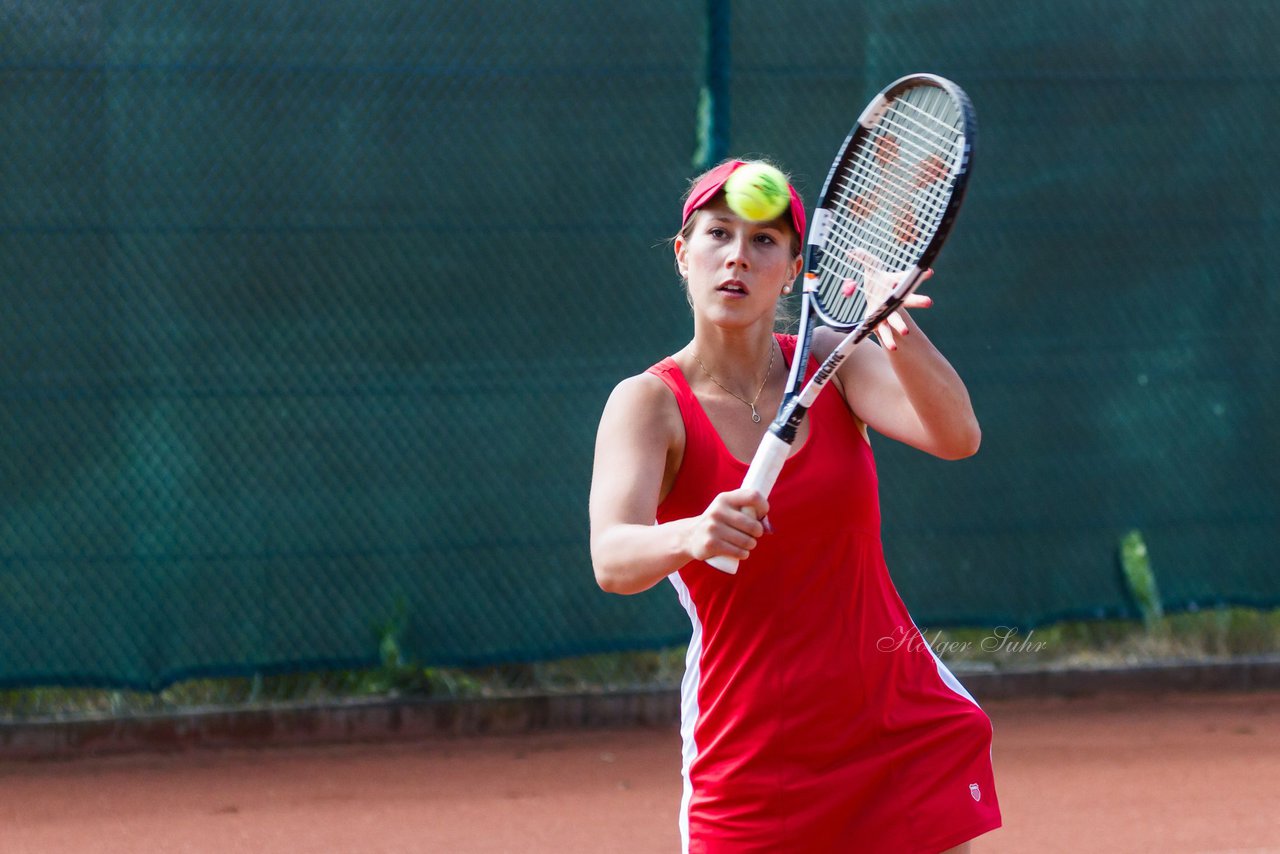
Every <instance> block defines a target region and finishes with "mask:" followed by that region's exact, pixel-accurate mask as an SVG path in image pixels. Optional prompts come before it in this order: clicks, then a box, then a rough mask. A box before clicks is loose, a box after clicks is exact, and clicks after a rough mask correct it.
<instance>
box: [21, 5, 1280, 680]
mask: <svg viewBox="0 0 1280 854" xmlns="http://www.w3.org/2000/svg"><path fill="white" fill-rule="evenodd" d="M709 21H710V22H711V23H712V25H713V26H714V31H713V32H708V30H707V27H708V22H709ZM1277 40H1280V7H1277V6H1276V5H1275V4H1272V3H1270V2H1261V0H1259V2H1237V3H1221V2H1209V0H1205V2H1190V0H1184V2H1175V3H1168V4H1154V3H1147V2H1121V0H1116V2H1105V3H1104V2H1096V0H1060V2H1037V3H1033V4H1019V5H1017V6H1016V7H1015V6H1011V5H1009V4H1007V3H1001V2H994V0H991V1H990V2H976V3H952V2H938V1H937V0H934V2H923V0H891V1H890V0H884V2H867V3H860V4H832V3H817V2H795V3H790V4H786V5H785V8H784V7H779V5H778V4H777V3H764V2H749V1H748V0H741V2H734V3H732V4H731V5H729V4H724V3H717V2H709V0H702V2H673V0H667V2H654V3H633V4H583V3H558V2H554V0H548V2H541V3H524V2H514V0H509V1H508V2H496V0H494V1H493V2H485V1H484V0H480V2H468V3H434V2H390V1H389V0H373V1H372V2H368V3H364V4H360V5H359V6H353V5H352V4H349V3H337V2H328V0H308V2H300V0H298V1H297V2H274V3H269V4H265V3H255V2H229V3H208V4H171V3H157V2H77V3H69V2H60V0H39V2H37V0H19V2H11V3H6V4H4V6H3V8H2V9H0V129H2V132H0V283H2V284H3V293H4V297H3V305H4V310H3V311H0V442H3V447H2V448H0V501H3V507H4V512H3V515H2V516H0V684H7V685H22V684H65V685H76V684H94V685H121V686H136V687H144V688H145V687H158V686H161V685H164V684H167V683H168V682H171V681H173V680H175V679H179V678H183V677H186V676H192V675H200V674H238V673H251V672H272V671H283V670H292V669H298V668H303V667H318V666H345V665H359V664H365V663H371V662H374V661H376V660H377V654H378V638H379V635H380V633H382V632H384V631H385V627H386V626H387V625H388V624H389V623H390V622H393V621H394V622H396V624H397V625H402V626H403V638H402V644H403V647H404V650H405V654H406V655H407V656H409V657H412V658H413V659H414V660H416V661H420V662H422V663H425V664H441V665H445V664H478V663H486V662H501V661H528V660H536V659H545V658H550V657H557V656H563V655H570V654H577V653H587V652H596V651H605V650H616V649H626V648H643V647H650V646H657V645H662V644H671V643H675V642H679V641H680V640H681V639H683V638H684V637H686V636H687V633H688V623H687V619H686V618H685V616H684V614H683V612H682V611H681V609H680V608H679V606H678V605H677V603H676V599H675V594H674V592H673V591H672V590H671V589H669V587H668V586H667V585H660V586H659V587H658V588H656V589H655V590H653V591H650V592H648V593H645V594H642V595H640V596H636V597H616V596H610V595H606V594H604V593H601V592H600V591H599V590H598V589H597V588H596V586H595V584H594V581H593V578H592V571H591V565H590V558H589V554H588V548H587V534H588V529H587V516H586V500H587V494H588V490H589V486H590V476H591V465H592V448H593V442H594V433H595V427H596V423H597V419H598V417H599V414H600V411H601V408H602V407H603V404H604V401H605V399H606V398H607V396H608V394H609V391H610V389H611V388H612V387H613V385H614V384H616V383H617V382H618V381H619V380H621V379H622V378H624V377H626V376H628V375H631V374H635V373H638V372H640V371H643V370H644V369H645V368H646V367H648V366H649V365H650V364H652V363H654V362H656V361H658V360H659V359H660V358H661V357H662V356H664V355H665V354H667V353H670V352H672V351H674V350H675V349H678V348H679V347H680V346H682V344H683V343H684V342H685V341H687V340H688V337H689V335H690V334H691V322H690V319H689V315H688V309H687V307H686V306H685V304H684V297H683V294H682V292H681V286H680V283H679V281H678V279H677V277H676V274H675V271H674V269H673V265H672V260H671V250H670V247H669V245H668V244H667V242H666V241H667V239H668V238H669V237H670V236H671V235H672V234H673V233H674V231H675V230H676V227H677V225H678V217H679V200H680V195H681V193H682V192H683V191H684V189H685V187H686V186H687V182H688V180H689V179H690V178H691V177H692V176H693V175H695V174H696V173H697V172H698V171H699V165H698V164H696V163H695V162H694V161H695V159H697V157H698V156H701V157H703V158H706V157H708V156H720V155H723V154H733V155H752V154H757V155H758V154H763V155H767V156H769V157H771V158H774V159H776V160H777V161H778V162H780V163H781V164H782V165H783V166H785V167H786V168H788V169H789V170H791V172H792V174H793V176H794V178H795V181H796V184H797V186H798V188H799V189H800V190H801V192H802V193H803V194H804V195H805V197H806V199H807V200H808V201H809V203H810V204H812V202H813V200H814V197H815V196H816V195H817V192H818V190H819V189H820V185H821V182H822V179H823V177H824V176H825V174H826V170H827V167H828V165H829V163H830V158H831V156H832V155H833V154H834V152H835V150H836V147H837V146H838V144H839V143H840V141H841V140H842V139H843V138H844V135H845V134H846V133H847V132H848V130H849V126H850V124H851V123H852V122H853V120H854V118H855V117H856V116H857V115H858V113H859V112H860V110H861V108H862V106H863V105H864V104H865V102H866V101H867V99H868V98H869V97H870V96H871V95H872V94H874V93H875V92H876V91H877V90H878V89H880V88H881V87H882V86H883V85H885V84H886V83H888V82H889V81H891V80H892V79H894V78H896V77H898V76H901V75H903V74H905V73H908V72H913V71H932V72H935V73H939V74H942V75H944V76H947V77H950V78H952V79H954V80H956V81H957V82H958V83H960V84H961V85H962V86H963V87H964V88H965V89H966V90H967V91H968V93H969V94H970V96H971V97H972V99H973V101H974V105H975V108H976V110H977V115H978V121H979V136H978V141H977V150H976V156H975V168H974V173H973V178H972V181H971V184H970V189H969V194H968V197H967V201H966V203H965V209H964V210H963V211H962V212H961V215H960V219H959V223H958V226H957V228H956V231H955V232H954V234H953V235H952V238H951V240H950V242H949V243H948V246H947V248H946V249H945V250H944V252H943V254H942V255H941V256H940V258H939V259H938V262H937V263H936V265H935V267H936V269H937V275H936V276H935V277H934V279H933V280H932V281H931V282H930V283H929V286H928V290H929V291H930V292H931V293H932V294H933V295H934V296H935V299H936V303H937V306H936V308H934V309H932V310H930V311H929V312H927V313H924V314H923V315H922V316H921V317H920V320H921V323H922V324H923V325H924V327H925V329H926V330H927V331H928V333H929V335H930V337H931V338H932V339H933V340H934V341H935V342H936V343H937V344H938V345H939V346H940V347H941V348H942V350H943V352H944V353H946V354H947V356H948V357H949V358H950V359H951V361H952V362H953V364H954V365H955V366H956V368H957V369H958V370H959V372H960V373H961V375H962V376H963V377H964V378H965V380H966V382H967V383H968V387H969V390H970V393H971V395H972V397H973V400H974V403H975V407H976V409H977V411H978V414H979V417H980V419H981V421H982V425H983V430H984V440H983V447H982V450H981V452H980V453H979V455H978V456H976V457H974V458H972V459H970V460H966V461H963V462H958V463H947V462H941V461H937V460H932V459H929V458H926V457H924V456H923V455H921V454H919V453H917V452H914V451H910V450H909V449H905V448H901V447H894V446H892V444H891V443H890V442H889V441H888V440H886V439H883V438H879V437H876V438H875V439H874V445H875V448H876V451H877V457H878V465H879V471H880V476H881V481H882V500H883V504H884V517H885V532H884V533H885V540H886V547H887V551H888V555H889V563H890V568H891V570H892V571H893V574H894V577H895V579H896V581H897V582H898V585H899V587H900V589H901V592H902V594H903V597H904V598H905V599H906V601H907V603H908V605H909V606H910V607H911V609H912V611H913V613H914V614H915V616H916V619H917V622H918V623H919V624H920V625H922V626H925V625H928V626H938V625H943V624H958V623H970V624H996V623H1003V624H1007V625H1018V626H1023V627H1029V626H1034V625H1039V624H1042V623H1045V622H1047V621H1051V620H1054V619H1058V618H1062V617H1068V616H1104V615H1129V614H1134V613H1136V610H1135V606H1134V603H1133V602H1131V601H1130V599H1129V598H1128V596H1127V594H1126V592H1125V587H1124V582H1123V578H1122V575H1121V572H1120V569H1119V566H1118V563H1117V557H1116V555H1117V549H1118V545H1119V541H1120V539H1121V537H1123V536H1124V534H1125V533H1126V532H1127V531H1129V530H1132V529H1137V530H1139V531H1141V533H1142V535H1143V537H1144V539H1145V541H1146V543H1147V545H1148V547H1149V549H1150V555H1151V563H1152V567H1153V569H1154V570H1155V572H1156V573H1157V575H1158V577H1159V582H1160V588H1161V591H1162V593H1163V595H1164V598H1165V607H1166V608H1169V609H1186V608H1193V607H1206V606H1212V605H1215V604H1219V603H1225V602H1232V603H1244V604H1255V605H1274V604H1278V603H1280V576H1278V575H1277V573H1275V572H1274V571H1273V566H1274V561H1273V559H1272V558H1271V555H1270V552H1271V551H1272V549H1273V546H1274V543H1275V541H1276V539H1277V533H1278V532H1280V530H1278V526H1277V506H1278V504H1277V476H1278V475H1277V472H1280V459H1277V456H1278V452H1277V447H1280V435H1277V433H1278V431H1277V427H1276V424H1277V422H1278V421H1280V411H1278V410H1280V406H1278V404H1277V398H1278V397H1280V395H1277V393H1276V389H1277V387H1278V382H1277V380H1278V379H1280V359H1278V358H1277V356H1278V353H1277V346H1276V343H1275V340H1276V335H1277V330H1280V300H1278V299H1277V297H1276V295H1275V293H1276V290H1275V288H1274V287H1269V285H1271V284H1273V283H1272V282H1271V281H1270V280H1271V279H1272V278H1274V276H1273V274H1272V273H1271V272H1270V267H1271V265H1270V263H1269V256H1270V255H1271V254H1273V252H1274V251H1275V250H1276V249H1280V200H1278V194H1277V192H1276V189H1275V186H1274V184H1275V182H1274V180H1273V176H1275V175H1276V174H1278V173H1280V170H1277V168H1276V167H1277V165H1280V164H1278V163H1277V161H1278V160H1280V155H1277V153H1276V150H1275V145H1274V142H1273V140H1272V136H1273V133H1274V130H1273V129H1274V128H1276V127H1280V96H1278V95H1277V89H1276V86H1275V83H1276V79H1277V73H1278V71H1280V59H1278V58H1277V56H1278V55H1277V52H1276V50H1275V47H1274V46H1275V43H1276V42H1277ZM721 147H722V148H724V149H725V150H723V151H716V149H717V148H721Z"/></svg>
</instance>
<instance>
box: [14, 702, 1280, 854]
mask: <svg viewBox="0 0 1280 854" xmlns="http://www.w3.org/2000/svg"><path fill="white" fill-rule="evenodd" d="M984 706H985V708H986V709H987V711H988V712H989V713H990V715H991V717H992V720H993V721H994V723H995V727H996V742H995V760H996V775H997V778H996V779H997V784H998V786H999V795H1000V799H1001V804H1002V806H1003V809H1004V815H1005V827H1004V828H1003V829H1001V830H998V831H996V832H994V833H992V834H988V835H987V836H985V837H983V838H981V839H980V840H979V841H978V842H977V843H975V845H974V850H975V852H1024V851H1037V852H1056V851H1063V852H1066V851H1071V852H1116V853H1117V854H1118V852H1162V854H1163V852H1263V851H1275V852H1280V693H1248V694H1184V695H1167V696H1158V697H1153V696H1105V697H1096V698H1088V699H1060V698H1055V699H1019V700H1006V701H1000V702H990V703H986V704H984ZM678 756H679V745H678V735H677V732H676V728H675V726H674V724H673V725H672V726H671V727H666V728H658V729H652V728H650V729H625V730H622V729H619V730H591V731H586V732H564V731H560V732H544V733H538V734H534V735H530V736H523V737H513V736H503V737H483V738H467V739H443V738H437V739H432V740H428V741H417V742H409V743H405V742H401V743H392V744H389V743H380V744H369V745H359V744H348V745H338V746H324V747H292V748H279V749H267V750H247V749H245V750H210V749H191V750H187V751H184V752H182V753H172V754H164V755H131V756H115V757H101V758H83V759H75V760H69V761H46V762H9V763H6V764H4V765H3V766H2V768H0V852H5V854H15V852H32V854H49V852H64V851H67V852H71V851H74V852H138V851H148V852H150V851H155V852H200V854H203V852H275V851H279V852H409V851H415V852H417V851H430V852H436V851H438V852H499V851H511V852H534V853H535V854H539V853H540V852H636V853H637V854H643V852H670V851H675V850H678V841H677V835H676V818H675V816H676V809H677V806H678V801H679V794H680V783H679V765H678V761H679V760H678Z"/></svg>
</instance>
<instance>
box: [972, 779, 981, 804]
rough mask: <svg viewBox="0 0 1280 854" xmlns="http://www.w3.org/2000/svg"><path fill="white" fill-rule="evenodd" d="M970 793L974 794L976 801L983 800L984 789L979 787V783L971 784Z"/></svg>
mask: <svg viewBox="0 0 1280 854" xmlns="http://www.w3.org/2000/svg"><path fill="white" fill-rule="evenodd" d="M969 794H971V795H973V799H974V800H975V801H980V800H982V789H980V788H978V784H977V783H970V784H969Z"/></svg>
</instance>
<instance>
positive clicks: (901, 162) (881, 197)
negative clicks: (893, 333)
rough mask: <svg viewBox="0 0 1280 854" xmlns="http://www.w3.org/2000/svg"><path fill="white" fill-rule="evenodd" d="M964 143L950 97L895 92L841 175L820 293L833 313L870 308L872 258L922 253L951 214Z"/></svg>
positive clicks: (904, 258) (895, 261)
mask: <svg viewBox="0 0 1280 854" xmlns="http://www.w3.org/2000/svg"><path fill="white" fill-rule="evenodd" d="M963 147H964V135H963V125H962V119H961V113H960V110H959V109H958V108H957V106H956V105H955V103H954V102H953V101H952V100H951V97H950V96H949V95H948V94H947V93H946V92H945V91H944V90H942V89H939V88H936V87H920V88H917V89H915V90H911V91H909V92H907V93H906V94H905V95H904V96H902V97H900V98H899V99H897V100H895V101H894V102H893V103H892V104H891V105H890V107H889V108H888V109H887V110H886V111H885V113H884V115H883V116H882V117H881V118H880V120H879V121H878V122H877V123H876V125H875V128H874V129H873V131H872V133H870V134H868V135H867V136H866V137H864V138H863V141H862V143H861V144H860V145H859V146H858V147H857V149H856V150H855V151H854V152H852V154H851V156H850V157H849V158H848V159H847V161H846V164H845V166H844V167H843V168H842V170H841V171H840V173H839V174H838V175H837V176H836V185H835V187H834V193H833V198H834V201H833V203H832V205H831V207H830V209H831V210H832V212H833V216H832V217H831V225H830V231H829V233H828V236H827V247H826V250H825V252H824V254H823V260H822V263H821V264H820V265H819V269H818V276H819V282H818V285H817V289H818V295H819V298H820V301H821V303H822V306H823V309H824V312H825V313H826V314H828V315H830V316H831V317H832V319H834V320H836V321H837V322H839V323H842V324H852V323H856V322H857V320H858V319H859V318H861V317H862V316H863V313H864V312H865V310H866V304H867V287H866V271H867V267H868V266H872V267H876V266H878V267H879V268H880V269H883V270H886V271H893V272H896V271H901V270H905V269H907V268H908V267H911V266H914V265H915V263H916V262H917V261H918V260H919V258H920V256H921V254H922V253H923V251H924V248H925V247H926V246H927V245H928V244H929V242H930V241H931V240H932V239H933V236H934V234H936V233H937V230H938V228H939V226H940V225H941V221H942V217H943V216H944V215H945V212H946V209H947V204H948V201H949V199H950V197H951V191H952V186H953V183H954V181H953V178H954V175H955V172H956V165H957V163H958V161H959V159H960V156H961V154H962V151H963ZM873 296H875V297H876V298H877V299H883V298H884V297H886V296H887V294H874V295H873Z"/></svg>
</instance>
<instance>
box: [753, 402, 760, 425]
mask: <svg viewBox="0 0 1280 854" xmlns="http://www.w3.org/2000/svg"><path fill="white" fill-rule="evenodd" d="M751 420H752V421H754V422H756V423H757V424H759V423H760V413H759V412H756V405H755V404H754V403H753V404H751Z"/></svg>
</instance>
